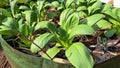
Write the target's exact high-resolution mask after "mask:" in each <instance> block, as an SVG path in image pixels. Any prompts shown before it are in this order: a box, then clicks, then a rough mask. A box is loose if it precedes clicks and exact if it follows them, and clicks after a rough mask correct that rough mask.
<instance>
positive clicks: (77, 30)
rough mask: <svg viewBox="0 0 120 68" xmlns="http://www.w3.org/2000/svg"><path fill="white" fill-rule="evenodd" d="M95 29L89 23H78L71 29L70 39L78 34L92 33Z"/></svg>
mask: <svg viewBox="0 0 120 68" xmlns="http://www.w3.org/2000/svg"><path fill="white" fill-rule="evenodd" d="M93 33H94V29H93V28H92V27H91V26H88V25H77V26H75V27H74V28H72V29H71V30H70V31H69V39H71V38H73V37H75V36H76V35H92V34H93Z"/></svg>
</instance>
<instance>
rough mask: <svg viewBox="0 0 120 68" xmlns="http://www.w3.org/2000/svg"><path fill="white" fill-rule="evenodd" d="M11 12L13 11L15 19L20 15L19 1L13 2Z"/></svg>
mask: <svg viewBox="0 0 120 68" xmlns="http://www.w3.org/2000/svg"><path fill="white" fill-rule="evenodd" d="M11 11H12V15H13V17H15V15H16V14H17V13H18V6H17V0H14V1H12V3H11Z"/></svg>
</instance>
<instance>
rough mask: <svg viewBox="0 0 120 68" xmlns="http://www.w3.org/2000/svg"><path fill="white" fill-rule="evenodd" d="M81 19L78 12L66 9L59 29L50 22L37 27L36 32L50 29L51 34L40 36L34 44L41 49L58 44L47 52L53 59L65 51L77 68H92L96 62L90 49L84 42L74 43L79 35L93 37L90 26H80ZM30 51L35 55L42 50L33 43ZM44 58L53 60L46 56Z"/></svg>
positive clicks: (92, 30)
mask: <svg viewBox="0 0 120 68" xmlns="http://www.w3.org/2000/svg"><path fill="white" fill-rule="evenodd" d="M79 19H80V18H79V14H78V12H76V11H75V10H73V9H70V8H68V9H65V10H64V11H63V12H62V13H61V15H60V21H59V25H60V27H59V28H56V26H55V25H54V24H53V23H52V22H49V21H42V22H40V23H39V24H37V25H36V26H35V30H39V29H48V30H49V31H50V32H47V33H43V34H40V35H39V36H38V37H36V38H35V40H34V41H33V42H34V43H36V44H37V45H38V46H39V47H40V48H44V47H45V46H47V45H48V44H50V43H52V42H56V44H55V45H54V47H52V48H50V49H48V50H47V52H46V53H47V54H48V55H49V56H50V57H51V58H54V57H55V56H56V55H57V54H58V53H59V52H60V51H61V50H65V55H66V57H67V59H68V60H69V61H70V62H71V64H73V65H74V66H75V67H76V68H92V67H93V65H94V60H93V57H92V55H91V54H90V52H89V50H88V48H87V47H86V46H85V45H84V44H83V43H82V42H73V39H74V38H75V37H76V36H78V35H92V34H93V33H94V29H93V28H92V27H91V26H89V25H86V24H79ZM30 49H31V51H32V52H33V53H37V52H38V51H40V50H41V49H39V48H38V47H37V46H36V45H35V44H33V43H32V44H31V48H30ZM42 57H44V58H47V59H51V58H49V57H48V56H47V55H46V54H43V55H42Z"/></svg>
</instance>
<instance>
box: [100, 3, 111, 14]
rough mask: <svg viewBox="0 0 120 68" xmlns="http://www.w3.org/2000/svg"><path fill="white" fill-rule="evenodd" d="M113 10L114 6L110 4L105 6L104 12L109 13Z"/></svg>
mask: <svg viewBox="0 0 120 68" xmlns="http://www.w3.org/2000/svg"><path fill="white" fill-rule="evenodd" d="M112 8H113V6H112V4H110V3H108V4H105V5H104V8H103V10H102V12H105V11H108V10H109V11H110V10H112Z"/></svg>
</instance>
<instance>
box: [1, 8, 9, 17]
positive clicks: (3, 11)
mask: <svg viewBox="0 0 120 68" xmlns="http://www.w3.org/2000/svg"><path fill="white" fill-rule="evenodd" d="M0 12H2V15H4V16H5V17H11V14H10V12H8V11H7V10H6V9H3V8H0Z"/></svg>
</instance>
